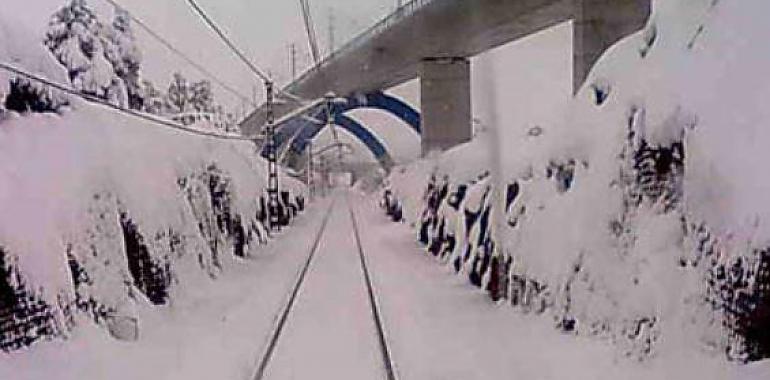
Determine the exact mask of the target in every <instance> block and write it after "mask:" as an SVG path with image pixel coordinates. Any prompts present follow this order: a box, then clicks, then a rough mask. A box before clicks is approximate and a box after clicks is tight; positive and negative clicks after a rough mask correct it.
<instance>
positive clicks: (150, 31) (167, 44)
mask: <svg viewBox="0 0 770 380" xmlns="http://www.w3.org/2000/svg"><path fill="white" fill-rule="evenodd" d="M104 1H105V2H106V3H108V4H110V5H112V6H113V7H115V8H116V9H119V10H121V11H123V12H125V13H126V14H127V15H128V17H130V18H131V21H133V22H134V23H136V24H137V25H139V27H140V28H142V29H143V30H144V31H145V32H147V34H149V35H150V36H151V37H152V38H154V39H155V40H157V41H158V42H160V44H161V45H163V46H164V47H165V48H167V49H168V50H169V51H171V52H172V53H174V54H175V55H177V56H178V57H179V58H181V59H182V60H184V61H185V62H186V63H187V64H189V65H190V66H192V67H193V68H195V69H196V70H198V71H199V72H200V73H201V74H203V75H204V76H206V77H208V78H209V79H211V80H212V81H214V82H215V83H216V84H218V85H219V86H221V87H222V88H223V89H225V91H227V92H229V93H231V94H232V95H235V97H237V98H239V99H240V100H241V101H244V102H246V103H252V104H253V105H254V106H256V103H255V102H254V100H253V99H249V97H248V96H246V95H243V94H242V93H240V92H239V91H238V90H236V89H235V88H233V87H232V86H230V85H228V84H227V83H225V82H224V81H223V80H221V79H219V78H218V77H217V76H216V75H214V74H213V73H212V72H211V71H209V70H207V69H206V68H205V67H203V66H202V65H201V64H199V63H197V62H195V60H193V59H191V58H190V57H188V56H187V55H186V54H184V53H183V52H182V51H180V50H179V49H177V48H176V47H174V45H173V44H172V43H171V42H169V41H168V40H167V39H165V38H163V36H161V35H160V34H159V33H158V32H156V31H154V30H153V29H152V28H150V27H149V26H148V25H147V23H145V22H144V21H142V20H141V19H139V18H138V17H136V16H134V15H133V14H132V13H131V12H129V11H128V10H127V9H126V8H125V7H123V6H122V5H120V4H118V3H117V2H116V1H115V0H104Z"/></svg>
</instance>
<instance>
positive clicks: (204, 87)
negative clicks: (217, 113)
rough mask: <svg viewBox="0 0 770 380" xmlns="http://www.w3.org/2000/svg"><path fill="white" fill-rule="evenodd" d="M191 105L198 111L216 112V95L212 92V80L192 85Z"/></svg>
mask: <svg viewBox="0 0 770 380" xmlns="http://www.w3.org/2000/svg"><path fill="white" fill-rule="evenodd" d="M190 106H191V107H192V109H193V110H195V111H198V112H211V113H213V112H214V110H215V109H214V108H215V107H214V95H213V94H212V93H211V82H209V81H208V80H202V81H200V82H196V83H193V84H192V86H190Z"/></svg>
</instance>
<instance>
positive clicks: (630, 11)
mask: <svg viewBox="0 0 770 380" xmlns="http://www.w3.org/2000/svg"><path fill="white" fill-rule="evenodd" d="M573 1H574V2H575V3H574V19H573V20H574V21H573V55H574V57H573V74H572V76H573V78H574V82H573V90H572V91H573V93H577V92H578V90H580V87H581V86H583V83H584V82H585V81H586V79H587V78H588V74H589V72H590V71H591V69H592V68H593V66H594V64H595V63H596V61H597V60H598V59H599V57H600V56H601V55H602V54H603V53H604V52H605V51H606V50H607V49H608V48H609V47H610V46H612V45H613V44H614V43H615V42H618V41H619V40H620V39H621V38H623V37H626V36H628V35H629V34H632V33H634V32H636V31H638V30H640V29H642V28H643V27H644V26H645V24H646V23H647V19H648V17H649V15H650V12H651V10H652V9H651V7H652V5H651V0H573Z"/></svg>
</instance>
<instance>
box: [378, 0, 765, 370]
mask: <svg viewBox="0 0 770 380" xmlns="http://www.w3.org/2000/svg"><path fill="white" fill-rule="evenodd" d="M767 10H768V6H767V4H765V2H763V1H761V0H751V1H727V0H723V1H716V0H698V1H668V0H659V1H656V2H655V3H654V16H653V17H652V18H651V20H650V22H649V24H648V25H647V27H646V28H645V29H644V30H643V31H641V32H639V33H637V34H635V35H633V36H630V37H628V38H626V39H624V40H623V41H621V42H619V43H618V44H617V45H616V46H614V47H612V48H611V49H610V50H609V51H608V52H607V53H606V54H605V55H604V56H603V57H602V58H601V59H600V61H599V62H598V64H597V65H596V67H595V68H594V70H593V71H592V73H591V75H590V77H589V79H588V81H587V83H586V85H585V86H584V87H583V88H582V89H581V90H580V92H579V93H578V94H577V96H576V97H575V99H574V101H573V102H572V103H571V104H570V106H569V109H568V110H566V111H565V114H566V115H567V116H566V117H565V119H564V121H563V122H561V123H554V124H553V125H539V126H526V127H524V128H521V127H520V126H497V127H498V128H518V129H523V130H524V132H523V133H521V135H520V136H519V138H517V139H516V141H506V142H504V143H503V144H504V145H503V146H502V149H500V150H501V151H502V152H503V157H502V159H501V167H502V170H501V171H502V173H503V174H502V176H501V178H500V180H499V181H496V180H495V178H493V176H491V175H490V171H489V168H490V167H494V161H493V160H495V159H496V158H495V157H492V155H491V154H490V150H491V149H490V148H489V146H490V145H489V143H490V142H489V140H490V139H487V138H485V134H486V132H480V133H479V135H478V136H477V138H476V139H475V140H474V141H472V142H471V143H468V144H466V145H463V146H460V147H457V148H455V149H453V150H451V151H449V152H446V153H443V154H440V155H435V156H432V157H429V158H427V159H424V160H421V161H419V162H417V163H415V164H411V165H408V166H404V167H401V168H397V169H395V170H394V173H393V174H392V175H391V176H390V178H389V183H390V187H389V190H388V192H387V193H386V196H385V197H384V199H383V205H384V206H387V208H388V211H389V214H391V216H392V217H393V219H395V220H399V219H401V217H403V218H404V219H405V221H406V222H407V223H409V224H411V225H412V226H414V229H415V233H416V234H417V235H418V239H419V240H420V241H421V242H422V243H423V244H425V245H426V248H427V251H428V252H430V253H432V254H433V255H435V256H436V257H437V258H438V259H439V260H440V261H441V262H442V263H444V264H445V265H447V266H449V267H451V268H452V269H453V270H454V271H456V272H457V273H458V274H459V275H462V276H467V278H468V280H469V281H470V282H471V283H473V284H475V285H477V286H479V287H482V288H484V289H485V290H487V291H488V292H489V294H490V296H491V297H492V298H493V299H495V300H500V302H502V303H506V304H510V305H512V306H513V307H514V308H516V309H517V310H520V311H521V312H522V313H532V314H536V315H541V316H542V317H543V318H547V319H550V320H552V323H553V326H554V327H555V328H556V329H559V330H561V331H563V332H564V333H567V334H574V335H576V336H578V337H590V338H592V339H600V340H603V341H606V342H607V344H609V345H611V346H613V347H615V348H616V351H617V352H618V353H619V355H620V356H622V357H624V358H626V359H624V360H632V361H639V362H641V363H650V364H649V365H650V366H652V367H661V368H671V366H673V367H676V368H679V369H680V370H678V371H677V372H676V373H678V374H679V375H682V376H683V377H681V378H699V376H706V377H708V378H723V377H721V376H724V373H722V372H713V371H711V370H705V369H704V368H713V367H711V365H710V364H709V365H704V367H701V368H692V367H691V366H692V365H693V364H694V363H695V362H693V361H692V360H699V361H701V362H703V363H706V362H708V363H720V362H724V364H723V365H724V366H732V365H736V364H735V363H747V362H756V361H761V360H763V359H766V358H769V357H770V309H769V308H770V228H769V226H770V214H768V213H769V212H770V209H768V207H767V205H768V204H770V202H768V201H769V199H768V194H769V193H768V191H767V188H768V184H769V183H770V178H768V176H767V175H765V174H763V172H764V171H763V169H762V167H763V165H764V158H765V156H766V155H767V154H766V152H765V151H766V148H765V145H766V144H765V142H766V141H768V138H770V132H768V128H767V123H770V114H768V111H767V107H766V106H764V102H765V101H766V99H767V98H768V96H770V80H768V76H767V68H768V67H769V64H770V49H768V48H766V46H765V44H764V43H762V42H761V41H763V40H764V37H768V36H770V26H768V24H767V23H766V22H765V20H764V18H763V17H757V15H758V14H764V13H765V12H767ZM499 69H501V68H499ZM495 193H497V194H499V196H498V197H495V196H494V194H495ZM495 218H498V219H502V220H495ZM496 222H497V223H499V224H496ZM495 225H500V226H501V227H500V228H499V229H496V228H494V226H495ZM694 358H698V359H694ZM677 361H680V362H681V363H689V364H677ZM728 363H733V364H728ZM715 365H716V366H719V365H718V364H715ZM684 366H686V367H687V368H685V367H684ZM752 368H761V367H756V364H755V365H754V366H753V367H752ZM765 369H767V368H766V365H765ZM656 373H658V374H659V375H660V376H663V373H662V372H660V373H659V372H656ZM667 373H669V374H670V372H667ZM758 373H765V375H764V376H766V374H767V373H768V372H767V371H765V372H761V371H760V372H758ZM660 378H662V377H660Z"/></svg>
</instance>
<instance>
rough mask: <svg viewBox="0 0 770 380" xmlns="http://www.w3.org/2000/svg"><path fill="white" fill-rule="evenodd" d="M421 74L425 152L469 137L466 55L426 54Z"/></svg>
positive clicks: (468, 74)
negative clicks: (449, 56) (442, 56)
mask: <svg viewBox="0 0 770 380" xmlns="http://www.w3.org/2000/svg"><path fill="white" fill-rule="evenodd" d="M420 74H421V75H420V103H421V108H422V123H421V125H422V136H421V139H422V154H423V156H425V155H427V154H428V153H430V152H431V151H433V150H446V149H449V148H452V147H454V146H456V145H459V144H462V143H464V142H468V141H470V140H471V138H472V137H473V127H472V125H471V71H470V61H469V60H468V59H467V58H464V57H451V58H425V59H423V60H422V69H421V73H420Z"/></svg>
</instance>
